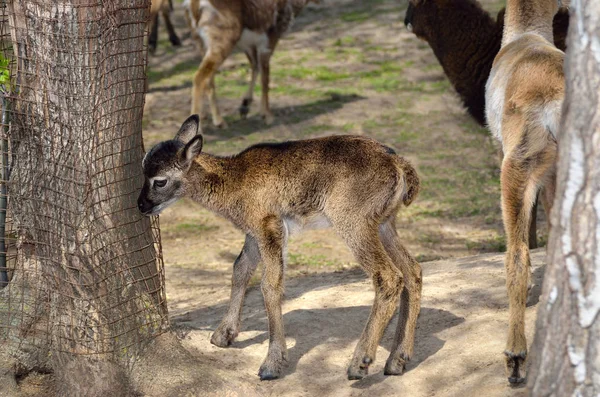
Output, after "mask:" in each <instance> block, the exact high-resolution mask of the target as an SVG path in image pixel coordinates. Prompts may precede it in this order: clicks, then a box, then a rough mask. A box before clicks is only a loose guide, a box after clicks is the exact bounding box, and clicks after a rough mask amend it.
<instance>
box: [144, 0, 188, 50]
mask: <svg viewBox="0 0 600 397" xmlns="http://www.w3.org/2000/svg"><path fill="white" fill-rule="evenodd" d="M172 11H173V1H172V0H152V3H151V6H150V36H149V37H148V51H149V52H150V54H154V53H155V52H156V44H157V41H158V20H159V18H158V16H159V14H162V16H163V19H164V20H165V25H166V26H167V31H168V32H169V41H170V42H171V44H172V45H173V46H174V47H179V46H180V45H181V40H179V37H178V36H177V33H175V28H174V27H173V24H172V23H171V12H172Z"/></svg>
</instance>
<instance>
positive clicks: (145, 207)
mask: <svg viewBox="0 0 600 397" xmlns="http://www.w3.org/2000/svg"><path fill="white" fill-rule="evenodd" d="M153 207H154V204H153V203H152V202H150V201H148V200H146V199H145V198H144V197H142V196H141V195H140V197H138V209H139V210H140V212H141V213H142V214H146V213H148V212H149V211H150V210H152V208H153Z"/></svg>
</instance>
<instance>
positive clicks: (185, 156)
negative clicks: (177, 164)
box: [181, 135, 203, 166]
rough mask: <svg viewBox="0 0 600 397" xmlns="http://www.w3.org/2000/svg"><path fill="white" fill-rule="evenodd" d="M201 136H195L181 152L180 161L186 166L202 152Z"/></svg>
mask: <svg viewBox="0 0 600 397" xmlns="http://www.w3.org/2000/svg"><path fill="white" fill-rule="evenodd" d="M202 143H203V139H202V135H196V136H195V137H193V138H192V140H191V141H189V142H188V143H187V145H185V147H184V148H183V150H182V151H181V161H182V163H183V164H185V165H186V166H188V165H189V164H190V163H191V162H192V161H193V160H194V159H195V158H196V157H198V155H199V154H200V152H201V151H202Z"/></svg>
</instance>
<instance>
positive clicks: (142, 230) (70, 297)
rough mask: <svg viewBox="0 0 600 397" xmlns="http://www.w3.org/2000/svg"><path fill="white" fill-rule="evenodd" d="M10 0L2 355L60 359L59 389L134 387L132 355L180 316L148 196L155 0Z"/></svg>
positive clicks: (50, 365)
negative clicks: (7, 272)
mask: <svg viewBox="0 0 600 397" xmlns="http://www.w3.org/2000/svg"><path fill="white" fill-rule="evenodd" d="M7 4H8V9H9V14H10V30H11V36H12V47H13V50H14V55H15V58H16V69H15V71H14V72H15V74H16V77H15V81H16V89H15V91H14V92H13V95H12V99H11V100H12V106H11V108H12V109H13V110H12V112H11V115H10V118H11V129H10V134H9V139H10V142H11V152H12V153H11V154H12V158H13V163H12V164H11V167H12V171H11V175H10V179H9V182H8V196H9V208H8V212H9V216H10V219H11V225H12V233H13V235H14V236H15V237H14V238H15V244H14V253H13V255H14V259H15V260H14V271H13V276H12V280H11V281H10V283H9V284H8V286H7V287H6V288H4V289H3V290H2V291H1V292H0V314H1V316H0V344H2V349H1V350H2V354H3V355H2V357H0V359H1V360H0V361H3V362H4V365H5V367H6V365H8V366H9V367H10V369H11V370H12V372H13V375H23V374H25V373H27V372H28V371H31V370H38V371H39V370H42V371H54V372H55V373H56V379H58V382H57V392H58V394H59V395H65V396H66V395H70V396H73V395H86V396H95V395H98V396H105V395H119V396H120V395H126V394H127V393H128V390H129V382H128V380H127V378H128V373H127V368H128V367H130V366H131V364H132V362H133V360H135V359H136V358H137V357H138V356H139V353H140V352H141V351H142V349H143V347H144V343H145V342H147V341H149V340H151V338H152V337H153V336H155V335H157V334H159V333H161V332H162V331H164V329H165V328H166V326H167V324H168V321H167V312H166V301H165V296H164V284H163V280H162V277H161V275H160V272H159V269H158V264H159V262H158V261H157V252H156V250H155V239H154V236H153V234H152V229H151V225H150V221H149V220H148V219H147V218H143V217H141V216H140V214H139V213H138V210H137V206H136V198H137V194H138V192H139V189H140V187H141V183H142V177H141V170H140V163H141V159H142V156H143V151H142V136H141V122H142V111H143V104H144V94H145V83H146V52H145V51H144V44H143V43H144V37H145V30H146V20H147V17H148V8H149V0H132V1H119V0H104V1H86V0H59V1H44V0H39V1H36V0H26V1H23V0H9V1H8V2H7ZM7 362H8V364H7ZM4 372H6V368H5V371H4ZM2 386H3V385H0V388H2Z"/></svg>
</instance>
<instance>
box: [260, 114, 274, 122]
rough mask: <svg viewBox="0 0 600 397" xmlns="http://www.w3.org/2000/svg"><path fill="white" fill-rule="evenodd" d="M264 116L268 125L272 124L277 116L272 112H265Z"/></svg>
mask: <svg viewBox="0 0 600 397" xmlns="http://www.w3.org/2000/svg"><path fill="white" fill-rule="evenodd" d="M262 117H263V120H264V122H265V124H266V125H271V124H273V121H275V117H273V115H272V114H271V113H269V114H263V116H262Z"/></svg>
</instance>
